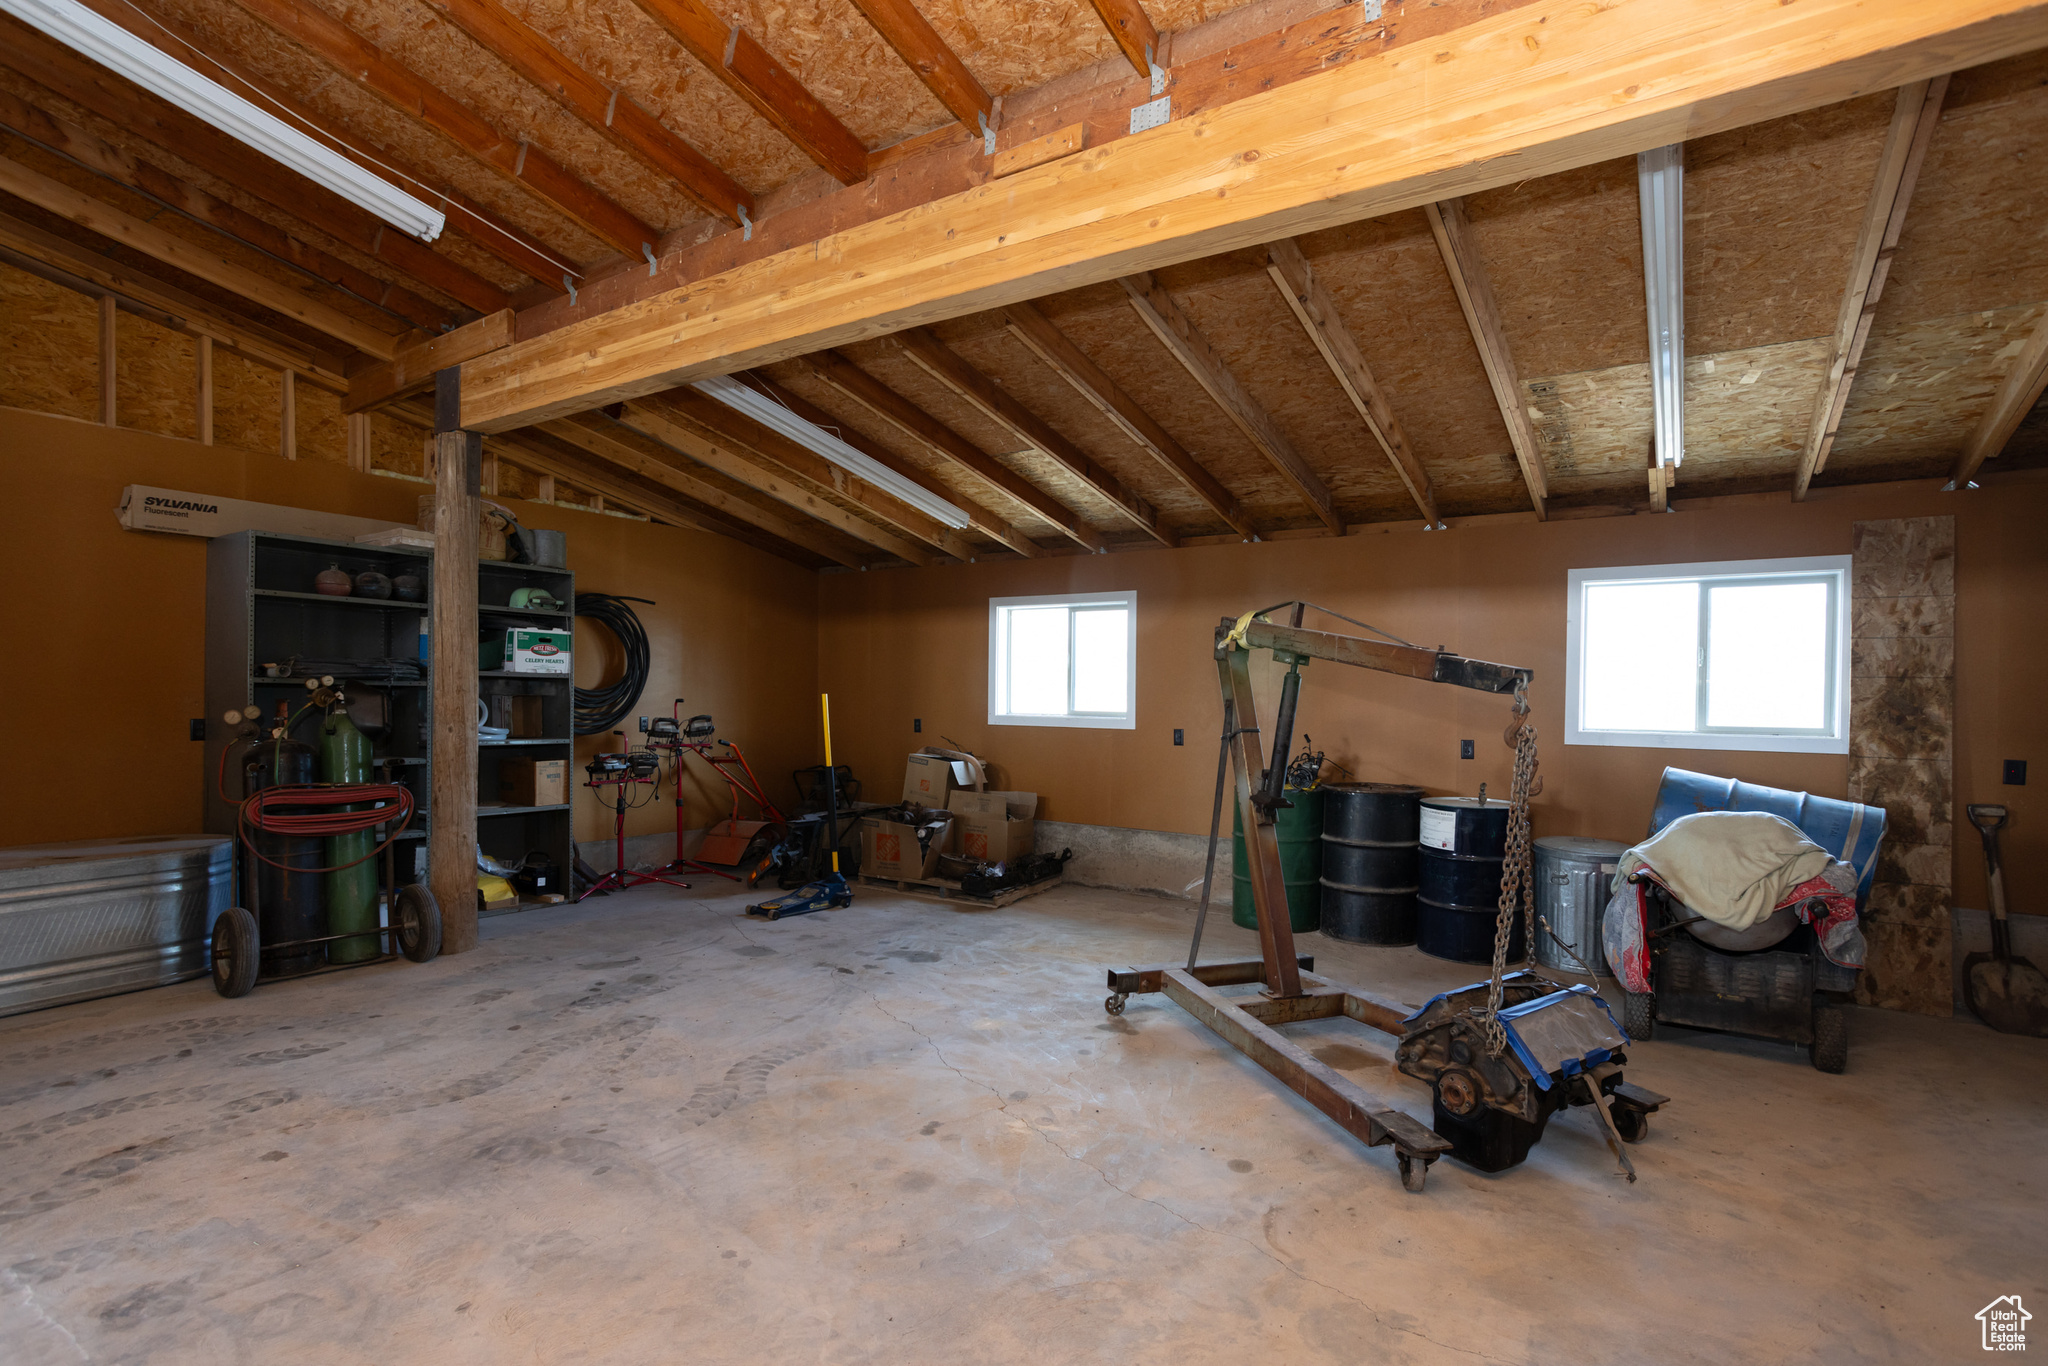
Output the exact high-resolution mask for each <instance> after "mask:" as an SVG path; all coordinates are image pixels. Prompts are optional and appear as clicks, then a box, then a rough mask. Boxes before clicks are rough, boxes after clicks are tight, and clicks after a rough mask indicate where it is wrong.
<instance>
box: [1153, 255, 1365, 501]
mask: <svg viewBox="0 0 2048 1366" xmlns="http://www.w3.org/2000/svg"><path fill="white" fill-rule="evenodd" d="M1117 283H1119V284H1121V285H1122V286H1123V287H1124V293H1125V294H1126V295H1127V296H1129V298H1130V301H1131V307H1132V308H1133V309H1135V310H1136V311H1137V314H1138V317H1139V318H1141V319H1143V320H1144V323H1145V326H1147V327H1149V328H1151V329H1152V335H1154V336H1156V337H1157V338H1159V341H1160V344H1161V345H1163V346H1164V347H1165V348H1166V349H1167V350H1168V351H1169V352H1171V353H1172V355H1173V358H1174V359H1175V360H1177V361H1179V362H1180V363H1181V365H1182V367H1183V368H1185V369H1186V370H1187V372H1188V374H1190V375H1191V376H1193V377H1194V380H1195V383H1197V384H1199V385H1201V386H1202V389H1203V391H1204V392H1206V393H1207V394H1208V395H1209V397H1210V398H1211V399H1213V400H1214V401H1215V403H1216V406H1217V407H1219V408H1221V409H1222V410H1223V415H1224V416H1225V417H1228V418H1229V419H1230V420H1231V422H1232V423H1234V424H1235V425H1236V427H1237V429H1238V430H1239V431H1241V432H1243V433H1244V436H1245V440H1247V441H1249V442H1251V443H1252V445H1253V447H1254V448H1256V449H1257V450H1258V452H1259V454H1261V455H1263V456H1265V457H1266V460H1267V461H1268V462H1269V463H1270V464H1271V465H1272V466H1273V468H1274V469H1276V470H1278V471H1279V472H1280V477H1281V478H1283V479H1285V480H1286V481H1287V482H1288V483H1289V484H1291V485H1293V486H1294V490H1295V492H1297V493H1299V494H1300V495H1301V497H1302V501H1304V502H1306V503H1307V504H1308V505H1309V508H1310V510H1312V511H1313V512H1314V513H1315V514H1316V516H1317V517H1320V518H1321V519H1322V522H1323V525H1324V526H1326V527H1328V528H1329V529H1330V530H1331V532H1333V533H1334V534H1336V535H1338V536H1342V535H1343V534H1344V518H1343V515H1342V514H1341V513H1339V512H1338V511H1337V502H1336V500H1335V499H1334V498H1332V497H1331V496H1330V490H1329V488H1328V487H1327V486H1326V485H1325V484H1324V483H1323V481H1322V478H1321V476H1319V475H1317V473H1316V472H1315V471H1314V470H1312V469H1310V468H1309V465H1308V461H1306V460H1304V459H1302V458H1301V454H1300V452H1298V451H1296V450H1295V449H1294V444H1293V443H1292V442H1290V441H1289V440H1288V439H1287V438H1286V436H1285V435H1283V434H1282V433H1281V431H1280V428H1279V427H1278V426H1276V425H1275V424H1274V422H1273V419H1272V417H1271V416H1269V415H1268V414H1267V412H1266V410H1265V409H1264V408H1263V407H1261V406H1260V405H1259V403H1258V402H1257V400H1255V399H1253V398H1252V396H1251V395H1250V394H1248V393H1246V392H1245V389H1244V386H1243V385H1242V384H1240V383H1238V379H1237V376H1236V375H1235V374H1232V373H1231V370H1230V367H1229V366H1228V365H1225V364H1224V363H1223V358H1222V357H1221V356H1219V355H1217V354H1216V352H1215V350H1214V348H1212V347H1211V346H1210V345H1209V339H1208V338H1207V337H1204V336H1203V335H1202V333H1201V330H1200V329H1199V328H1197V327H1196V326H1195V324H1194V320H1193V319H1192V318H1190V317H1188V315H1187V314H1186V313H1185V312H1183V311H1182V310H1181V306H1180V305H1179V304H1177V303H1175V302H1174V299H1173V296H1172V295H1171V294H1169V293H1167V292H1166V289H1165V287H1164V286H1162V285H1161V284H1160V283H1159V282H1158V281H1157V280H1155V279H1153V278H1152V277H1151V276H1150V275H1129V276H1125V277H1123V278H1122V279H1120V280H1119V281H1118V282H1117Z"/></svg>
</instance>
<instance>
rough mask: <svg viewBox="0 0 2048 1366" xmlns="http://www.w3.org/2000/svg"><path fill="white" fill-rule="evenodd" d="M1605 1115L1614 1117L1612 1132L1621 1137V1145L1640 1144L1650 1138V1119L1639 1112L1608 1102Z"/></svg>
mask: <svg viewBox="0 0 2048 1366" xmlns="http://www.w3.org/2000/svg"><path fill="white" fill-rule="evenodd" d="M1607 1113H1608V1114H1610V1115H1612V1116H1614V1132H1616V1133H1618V1134H1620V1135H1621V1141H1622V1142H1623V1143H1641V1142H1642V1141H1643V1140H1644V1139H1646V1138H1648V1137H1649V1136H1650V1117H1649V1116H1648V1115H1646V1114H1644V1113H1643V1112H1642V1111H1641V1110H1631V1109H1630V1108H1629V1107H1627V1106H1626V1105H1616V1104H1614V1103H1613V1102H1612V1101H1609V1102H1608V1108H1607Z"/></svg>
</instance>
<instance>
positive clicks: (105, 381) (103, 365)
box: [99, 294, 121, 427]
mask: <svg viewBox="0 0 2048 1366" xmlns="http://www.w3.org/2000/svg"><path fill="white" fill-rule="evenodd" d="M99 314H100V328H99V336H100V405H99V409H100V421H101V422H102V423H104V424H105V425H107V426H109V427H112V426H116V425H118V418H119V416H120V406H119V403H118V402H117V391H118V390H119V388H120V378H121V367H120V356H119V351H120V347H119V345H118V344H117V342H116V338H117V337H118V336H119V335H120V333H119V329H118V328H117V326H116V319H117V317H118V316H119V314H118V306H117V304H116V302H115V299H114V296H113V295H111V294H102V295H100V309H99Z"/></svg>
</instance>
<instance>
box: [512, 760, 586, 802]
mask: <svg viewBox="0 0 2048 1366" xmlns="http://www.w3.org/2000/svg"><path fill="white" fill-rule="evenodd" d="M498 800H499V801H501V802H503V803H504V804H505V805H506V806H559V805H561V804H562V803H563V802H566V801H568V800H569V761H568V760H567V759H505V760H503V761H501V762H500V763H499V764H498Z"/></svg>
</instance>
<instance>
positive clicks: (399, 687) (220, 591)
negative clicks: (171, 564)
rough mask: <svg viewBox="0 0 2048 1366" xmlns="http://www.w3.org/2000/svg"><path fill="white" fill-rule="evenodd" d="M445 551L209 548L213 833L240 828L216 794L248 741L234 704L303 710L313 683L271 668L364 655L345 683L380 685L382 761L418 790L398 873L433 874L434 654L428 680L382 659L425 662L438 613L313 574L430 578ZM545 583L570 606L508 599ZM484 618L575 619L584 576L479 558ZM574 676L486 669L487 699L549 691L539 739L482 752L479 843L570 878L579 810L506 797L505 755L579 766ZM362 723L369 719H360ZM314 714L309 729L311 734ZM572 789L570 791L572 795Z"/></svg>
mask: <svg viewBox="0 0 2048 1366" xmlns="http://www.w3.org/2000/svg"><path fill="white" fill-rule="evenodd" d="M432 563H433V554H432V552H430V551H426V550H417V549H410V548H406V547H379V546H366V545H357V544H355V543H353V542H349V541H330V540H322V539H319V538H317V537H310V536H288V535H281V534H275V533H271V532H262V531H245V532H239V533H236V534H235V535H232V536H221V537H217V538H215V539H214V540H213V541H212V542H210V543H209V546H208V550H207V585H206V591H207V612H206V714H207V718H208V719H207V740H206V816H207V826H206V828H207V829H208V830H211V831H214V832H217V833H222V834H225V833H230V832H231V831H232V830H233V826H234V808H233V807H232V806H231V805H229V804H228V803H226V802H224V801H222V800H221V799H220V797H219V796H218V795H217V793H216V792H215V789H214V783H215V775H216V774H217V773H218V772H219V771H220V763H221V751H222V750H223V749H224V748H226V747H227V746H228V745H229V744H231V743H238V742H236V741H234V740H233V738H232V736H230V735H229V734H228V728H227V727H226V726H225V725H224V724H223V722H222V721H221V719H220V718H221V717H222V716H223V715H224V714H225V713H226V712H227V711H228V710H229V709H230V708H241V707H248V706H252V705H253V706H256V707H259V708H261V709H262V711H263V714H264V717H265V718H266V721H267V718H269V717H270V716H271V715H272V713H273V712H274V711H275V709H276V706H277V703H278V702H280V701H283V702H285V703H287V704H288V705H289V706H290V707H291V708H292V709H294V710H296V709H297V707H299V706H300V705H302V704H303V702H304V701H305V697H306V691H307V690H306V683H305V679H304V678H303V677H283V678H279V677H272V676H270V675H269V674H268V673H267V672H266V670H265V666H266V665H269V664H272V663H283V662H286V661H289V660H290V659H292V658H293V657H294V656H301V657H305V658H312V659H320V660H350V659H353V660H358V661H362V667H361V669H360V671H351V670H347V669H339V670H336V669H333V668H331V666H325V665H323V666H322V667H325V668H329V671H330V672H334V673H335V676H336V677H338V678H348V679H352V680H354V681H356V682H357V690H356V691H358V692H360V693H361V694H363V695H366V696H367V695H374V694H378V693H381V694H382V695H383V697H384V699H385V701H384V708H383V709H384V711H385V714H386V715H387V716H388V724H386V725H384V726H383V727H381V728H379V729H378V731H377V733H374V734H371V737H370V738H371V743H372V745H373V747H374V750H375V755H376V760H377V762H378V763H390V764H393V765H395V766H396V768H397V776H398V781H400V782H403V783H405V784H406V785H407V786H409V787H410V788H411V789H412V791H413V796H414V799H415V801H416V802H417V803H418V806H419V814H418V815H417V816H416V817H415V818H414V822H413V829H411V830H409V831H408V832H406V834H405V836H404V837H403V839H402V841H401V843H400V845H399V848H398V850H397V854H398V860H399V864H400V868H399V874H400V877H399V880H400V881H401V882H410V881H420V882H424V881H425V880H426V844H425V831H426V823H427V814H428V805H429V802H430V800H431V794H432V784H431V782H430V781H429V774H430V771H431V762H430V758H429V752H428V740H427V737H428V736H429V735H430V734H431V733H432V725H433V715H432V707H433V703H432V699H433V690H432V688H431V686H430V684H431V682H432V678H433V673H432V665H433V661H432V650H431V649H429V650H428V658H427V660H426V661H425V668H424V675H423V677H421V678H417V679H393V678H389V677H385V676H381V674H380V671H379V670H378V669H377V667H376V665H375V664H374V662H373V661H375V660H377V659H382V658H400V659H416V658H418V657H419V643H420V628H421V623H422V619H423V618H424V617H425V616H426V614H427V612H428V604H427V603H425V602H400V601H398V600H396V599H387V598H360V597H332V596H328V595H326V594H322V593H318V592H315V591H313V588H312V585H313V578H314V576H315V575H316V574H318V573H319V572H320V571H321V570H323V569H325V568H327V567H328V566H329V565H330V564H332V565H336V566H338V567H339V568H341V569H344V570H346V571H347V572H348V573H349V574H350V575H351V576H353V575H355V574H358V573H360V572H362V571H363V570H366V569H374V570H376V571H378V572H380V573H383V574H396V573H398V572H400V571H401V570H410V571H411V572H413V573H416V574H418V575H419V576H420V578H421V580H422V581H423V582H431V580H432ZM529 587H530V588H544V589H546V590H547V591H548V592H549V593H551V594H552V595H554V597H555V598H557V599H558V600H560V601H561V602H563V603H564V604H567V607H566V608H565V609H562V610H548V609H539V608H524V607H510V606H507V605H505V604H507V603H508V602H509V601H510V598H511V595H512V593H513V592H514V591H515V590H517V589H519V588H529ZM477 588H478V592H477V601H478V617H479V620H478V626H477V629H478V631H479V633H481V632H482V631H483V630H484V628H485V626H486V625H487V624H488V622H489V620H490V619H491V618H504V619H517V620H520V621H536V620H551V621H558V622H562V623H564V624H566V623H568V622H570V621H571V620H573V618H574V615H575V613H574V602H575V597H574V594H575V576H574V575H573V574H571V573H570V572H569V571H568V570H565V569H549V568H543V567H540V566H535V565H515V564H509V563H504V562H500V561H492V560H486V561H481V562H479V564H478V566H477ZM573 689H574V680H573V679H572V678H570V677H568V676H566V675H560V676H557V675H535V674H514V673H507V672H504V671H502V670H492V671H489V672H483V673H480V674H479V677H478V690H479V696H480V697H482V698H483V699H484V700H485V701H486V703H487V704H488V702H489V701H490V699H491V698H492V697H493V696H498V695H507V696H509V695H522V694H523V695H537V696H540V697H542V698H543V699H545V700H544V701H543V703H542V707H541V719H542V729H543V731H544V734H543V735H542V736H539V737H522V738H519V739H508V740H504V741H497V742H492V743H486V744H480V745H479V746H478V754H477V761H478V762H477V839H478V842H479V843H480V844H481V845H482V846H483V849H484V852H485V853H487V854H489V855H491V857H493V858H495V859H499V860H501V861H504V862H512V863H516V862H518V861H519V860H520V859H522V858H524V857H525V856H526V854H527V853H528V852H530V851H533V850H542V851H545V852H546V853H547V854H548V855H549V856H550V857H552V858H553V859H554V861H555V864H556V867H557V868H558V869H559V870H560V871H561V873H562V876H563V879H564V884H565V885H566V880H567V876H568V869H569V865H570V862H571V859H572V856H573V849H572V847H571V836H572V825H571V819H570V817H571V808H570V805H569V803H568V802H561V803H554V804H549V805H542V806H504V805H499V804H498V779H499V774H500V771H501V767H502V764H503V762H504V760H505V759H507V758H509V757H514V756H517V757H519V758H560V759H562V760H564V761H573V758H574V743H575V740H574V736H573V734H572V732H571V724H572V722H571V702H572V700H573ZM358 724H361V723H360V721H359V722H358ZM310 729H311V726H310V722H309V723H307V725H306V731H307V732H308V733H307V734H302V736H301V738H310V734H309V732H310ZM228 785H229V791H230V793H235V792H238V791H239V786H238V775H234V774H229V775H228ZM567 790H568V788H567V785H566V783H565V791H567Z"/></svg>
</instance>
